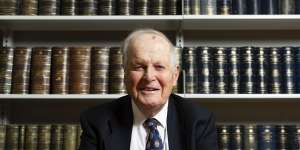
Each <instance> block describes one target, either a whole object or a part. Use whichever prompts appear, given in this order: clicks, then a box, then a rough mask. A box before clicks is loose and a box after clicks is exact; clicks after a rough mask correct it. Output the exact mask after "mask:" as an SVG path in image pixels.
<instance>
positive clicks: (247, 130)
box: [243, 124, 257, 150]
mask: <svg viewBox="0 0 300 150" xmlns="http://www.w3.org/2000/svg"><path fill="white" fill-rule="evenodd" d="M243 136H244V149H247V150H257V128H256V125H255V124H246V125H244V135H243Z"/></svg>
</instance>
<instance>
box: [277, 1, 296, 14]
mask: <svg viewBox="0 0 300 150" xmlns="http://www.w3.org/2000/svg"><path fill="white" fill-rule="evenodd" d="M279 2H280V3H279V6H280V14H295V10H296V9H295V4H296V3H295V0H281V1H279Z"/></svg>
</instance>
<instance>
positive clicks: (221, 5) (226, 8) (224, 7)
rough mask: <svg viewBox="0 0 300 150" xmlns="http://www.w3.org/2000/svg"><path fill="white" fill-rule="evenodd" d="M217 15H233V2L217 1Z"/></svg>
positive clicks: (226, 0) (229, 0)
mask: <svg viewBox="0 0 300 150" xmlns="http://www.w3.org/2000/svg"><path fill="white" fill-rule="evenodd" d="M217 14H219V15H230V14H232V0H217Z"/></svg>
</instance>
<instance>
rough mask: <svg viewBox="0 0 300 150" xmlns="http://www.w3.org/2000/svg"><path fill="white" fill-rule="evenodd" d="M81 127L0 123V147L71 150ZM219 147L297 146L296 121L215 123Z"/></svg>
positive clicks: (261, 149)
mask: <svg viewBox="0 0 300 150" xmlns="http://www.w3.org/2000/svg"><path fill="white" fill-rule="evenodd" d="M81 132H82V130H81V128H80V126H79V125H75V124H52V125H51V124H40V125H38V124H9V125H0V149H1V150H13V149H14V150H23V149H25V150H27V149H30V150H33V149H34V150H35V149H41V150H48V149H55V150H56V149H62V150H75V149H77V148H78V146H79V144H80V136H81ZM217 135H218V145H219V149H220V150H225V149H226V150H241V149H249V150H267V149H268V150H278V149H280V150H283V149H284V150H296V149H300V125H298V124H295V125H273V124H261V125H260V124H233V125H228V124H218V125H217Z"/></svg>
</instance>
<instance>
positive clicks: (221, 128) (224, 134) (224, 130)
mask: <svg viewBox="0 0 300 150" xmlns="http://www.w3.org/2000/svg"><path fill="white" fill-rule="evenodd" d="M217 133H218V145H219V149H220V150H229V149H230V133H229V126H228V125H218V126H217Z"/></svg>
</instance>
